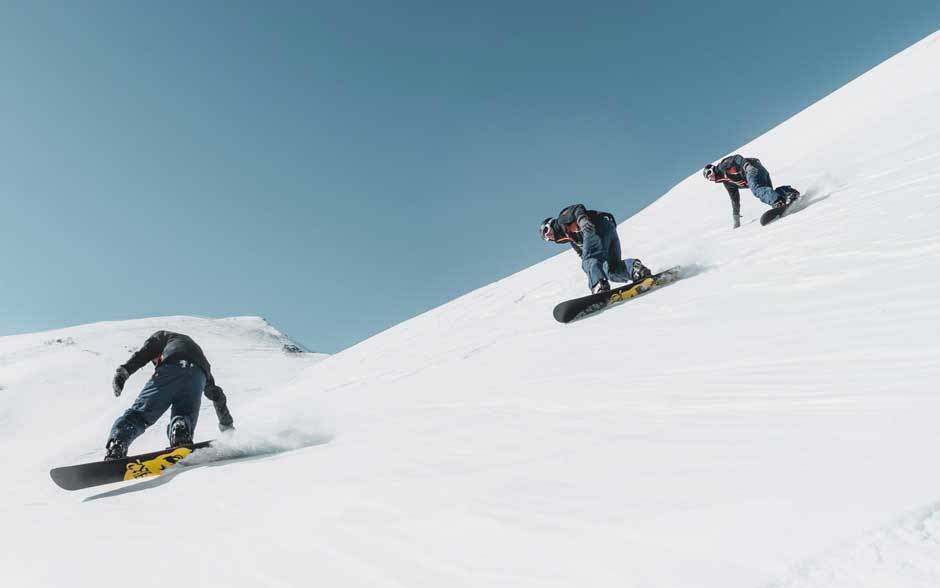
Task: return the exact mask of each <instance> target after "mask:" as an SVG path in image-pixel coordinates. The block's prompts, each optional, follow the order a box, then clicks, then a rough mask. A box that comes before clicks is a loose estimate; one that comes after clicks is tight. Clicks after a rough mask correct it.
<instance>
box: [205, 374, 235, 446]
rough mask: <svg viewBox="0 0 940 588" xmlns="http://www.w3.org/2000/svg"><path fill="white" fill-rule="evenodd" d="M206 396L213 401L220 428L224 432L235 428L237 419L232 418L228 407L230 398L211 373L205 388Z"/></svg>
mask: <svg viewBox="0 0 940 588" xmlns="http://www.w3.org/2000/svg"><path fill="white" fill-rule="evenodd" d="M203 393H204V394H205V395H206V398H208V399H209V400H211V401H212V406H213V408H215V416H216V417H217V418H218V419H219V430H220V431H222V432H223V433H224V432H225V431H231V430H232V429H234V428H235V421H234V419H232V413H231V412H229V409H228V399H227V398H226V397H225V392H223V391H222V388H221V387H219V386H216V384H215V379H214V378H213V377H212V376H211V375H210V376H209V378H208V379H207V380H206V387H205V389H204V390H203Z"/></svg>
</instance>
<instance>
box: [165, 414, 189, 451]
mask: <svg viewBox="0 0 940 588" xmlns="http://www.w3.org/2000/svg"><path fill="white" fill-rule="evenodd" d="M166 436H167V439H169V440H170V447H179V446H180V445H192V443H193V433H192V431H190V430H189V425H187V424H186V420H185V419H183V417H176V418H175V419H173V420H172V421H170V424H169V425H168V426H167V428H166Z"/></svg>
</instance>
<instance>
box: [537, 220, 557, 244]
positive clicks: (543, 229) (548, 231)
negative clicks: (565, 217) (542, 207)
mask: <svg viewBox="0 0 940 588" xmlns="http://www.w3.org/2000/svg"><path fill="white" fill-rule="evenodd" d="M539 236H541V237H542V240H544V241H554V240H555V219H554V218H552V217H548V218H547V219H545V220H543V221H542V224H541V225H539Z"/></svg>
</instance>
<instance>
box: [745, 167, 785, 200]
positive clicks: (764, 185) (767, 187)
mask: <svg viewBox="0 0 940 588" xmlns="http://www.w3.org/2000/svg"><path fill="white" fill-rule="evenodd" d="M744 177H745V178H746V179H747V187H748V188H749V189H750V190H751V193H753V194H754V196H757V198H758V200H760V201H761V202H763V203H764V204H769V205H771V206H773V205H774V203H775V202H777V201H778V200H779V199H780V198H781V195H780V194H778V193H777V192H776V191H775V190H774V186H773V183H772V182H771V181H770V172H768V171H767V169H766V168H764V166H762V165H748V166H747V167H746V168H745V170H744Z"/></svg>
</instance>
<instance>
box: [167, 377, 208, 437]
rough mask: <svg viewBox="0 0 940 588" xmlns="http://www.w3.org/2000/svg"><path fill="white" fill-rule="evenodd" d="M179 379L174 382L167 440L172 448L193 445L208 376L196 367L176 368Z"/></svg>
mask: <svg viewBox="0 0 940 588" xmlns="http://www.w3.org/2000/svg"><path fill="white" fill-rule="evenodd" d="M175 369H176V370H177V371H178V372H179V377H178V378H176V379H175V380H174V392H173V406H172V408H171V410H170V424H169V425H167V439H169V441H170V445H171V446H175V445H181V444H186V443H192V440H193V434H194V433H195V432H196V422H197V421H198V420H199V407H200V405H201V404H202V391H203V389H204V388H205V387H206V375H205V374H204V373H203V371H202V370H201V369H199V368H198V367H197V366H195V365H189V366H188V367H176V368H175Z"/></svg>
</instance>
